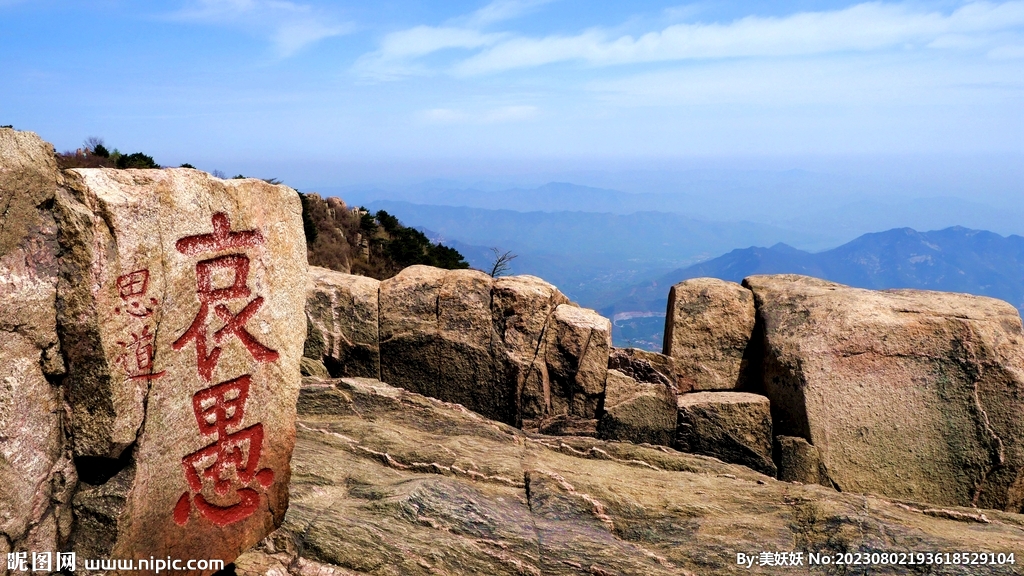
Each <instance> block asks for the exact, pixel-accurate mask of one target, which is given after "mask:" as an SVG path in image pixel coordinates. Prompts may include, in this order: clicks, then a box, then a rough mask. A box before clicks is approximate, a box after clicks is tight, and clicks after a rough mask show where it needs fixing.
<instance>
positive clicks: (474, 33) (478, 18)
mask: <svg viewBox="0 0 1024 576" xmlns="http://www.w3.org/2000/svg"><path fill="white" fill-rule="evenodd" d="M552 1H553V0H494V1H493V2H491V3H490V4H487V5H486V6H484V7H483V8H480V9H479V10H477V11H475V12H472V13H470V14H468V15H466V16H462V17H459V18H454V19H452V20H450V21H449V22H448V23H447V24H445V25H443V26H425V25H424V26H415V27H413V28H409V29H407V30H400V31H398V32H392V33H390V34H388V35H386V36H385V37H384V39H383V40H382V41H381V45H380V49H378V50H376V51H374V52H371V53H369V54H365V55H363V56H362V57H360V58H359V60H357V61H356V64H355V66H354V67H353V68H354V69H355V71H356V72H357V73H359V74H361V75H363V76H367V77H371V78H374V79H378V80H393V79H396V78H399V77H402V76H410V75H420V74H426V73H428V70H427V69H426V67H424V66H419V65H415V64H413V63H411V61H412V60H415V59H416V58H420V57H423V56H427V55H429V54H433V53H435V52H440V51H442V50H476V49H480V48H485V47H487V46H493V45H494V44H497V43H498V42H499V41H501V40H503V39H507V38H508V37H509V34H506V33H500V32H484V31H483V29H484V28H486V27H487V26H489V25H491V24H495V23H498V22H504V21H506V20H511V19H513V18H517V17H519V16H522V15H523V14H526V13H528V12H530V11H532V10H534V9H535V8H537V7H539V6H542V5H544V4H548V3H550V2H552Z"/></svg>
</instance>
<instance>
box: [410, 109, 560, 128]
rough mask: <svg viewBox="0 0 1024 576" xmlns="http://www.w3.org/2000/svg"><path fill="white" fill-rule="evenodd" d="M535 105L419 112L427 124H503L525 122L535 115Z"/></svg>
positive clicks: (536, 111) (536, 112) (536, 113)
mask: <svg viewBox="0 0 1024 576" xmlns="http://www.w3.org/2000/svg"><path fill="white" fill-rule="evenodd" d="M539 112H540V110H539V109H538V108H537V107H536V106H523V105H518V106H501V107H498V108H492V109H489V110H482V111H477V112H467V111H465V110H457V109H452V108H433V109H431V110H425V111H423V112H421V113H420V114H419V116H420V119H421V120H423V121H424V122H425V123H427V124H505V123H512V122H525V121H528V120H533V119H534V118H536V117H537V115H538V113H539Z"/></svg>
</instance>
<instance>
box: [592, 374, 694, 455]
mask: <svg viewBox="0 0 1024 576" xmlns="http://www.w3.org/2000/svg"><path fill="white" fill-rule="evenodd" d="M676 410H677V409H676V394H675V392H674V391H673V390H672V388H670V387H669V386H668V385H667V384H664V383H655V384H651V383H648V382H637V381H636V380H635V379H633V378H631V377H629V376H627V375H625V374H623V373H622V372H619V371H618V370H608V380H607V382H606V384H605V395H604V410H603V413H602V414H601V419H600V421H599V422H598V426H597V433H598V436H599V437H601V438H603V439H605V440H622V441H626V442H635V443H643V442H646V443H649V444H661V445H663V446H671V445H672V440H673V437H674V436H675V431H676Z"/></svg>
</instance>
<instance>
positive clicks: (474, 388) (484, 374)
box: [307, 266, 611, 434]
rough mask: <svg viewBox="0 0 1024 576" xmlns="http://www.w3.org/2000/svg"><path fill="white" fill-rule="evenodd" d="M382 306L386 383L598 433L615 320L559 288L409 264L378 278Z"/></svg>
mask: <svg viewBox="0 0 1024 576" xmlns="http://www.w3.org/2000/svg"><path fill="white" fill-rule="evenodd" d="M343 282H344V283H349V284H353V283H356V282H357V281H356V280H354V279H347V280H344V281H343ZM325 302H326V300H325ZM313 307H315V304H310V305H309V306H307V309H311V308H313ZM379 310H380V313H379V336H378V337H379V350H380V374H381V377H382V378H383V379H384V380H386V381H388V382H391V383H393V384H395V385H397V386H400V387H402V388H405V389H407V390H411V391H415V392H417V393H422V394H424V395H427V396H430V397H433V398H438V399H441V400H445V401H447V402H458V403H460V404H462V405H464V406H466V407H467V408H470V409H472V410H474V411H476V412H479V413H480V414H483V415H485V416H488V417H490V418H493V419H495V420H499V421H501V422H506V423H509V424H524V425H526V426H528V427H533V428H539V427H545V426H558V427H561V428H563V429H564V430H566V431H567V432H566V433H570V432H569V431H570V430H572V431H577V432H578V431H580V430H587V429H589V430H590V432H589V433H590V434H593V432H594V428H595V426H596V418H597V409H598V405H599V404H600V402H601V399H602V398H603V395H604V380H605V376H606V373H607V369H608V356H609V353H610V351H611V323H610V322H609V321H608V320H607V319H606V318H603V317H601V316H600V315H598V314H597V313H596V312H594V311H593V310H587V309H583V308H579V307H578V306H576V305H575V304H571V303H569V301H568V299H567V298H566V297H565V296H564V295H563V294H562V293H560V292H558V290H557V289H555V287H554V286H552V285H550V284H548V283H547V282H544V281H543V280H540V279H539V278H535V277H532V276H519V277H511V278H499V279H492V278H490V277H489V276H487V275H486V274H483V273H481V272H479V271H475V270H442V269H440V268H433V267H429V266H410V267H408V268H406V269H404V270H403V271H402V272H400V273H399V274H398V275H396V276H394V277H392V278H389V279H387V280H385V281H383V282H381V283H380V289H379ZM326 314H327V312H323V313H317V314H313V315H311V317H312V316H324V315H326ZM342 314H344V310H343V311H342ZM311 323H312V324H313V325H314V326H315V325H317V321H316V320H315V319H314V320H311ZM366 327H367V329H368V328H369V326H368V325H367V326H366ZM314 333H315V334H320V333H323V331H320V330H317V331H315V332H314ZM366 333H367V334H368V335H369V330H366ZM317 337H318V338H323V339H327V338H326V337H320V336H317ZM307 355H309V354H308V352H307ZM328 368H330V366H328ZM342 370H344V368H342ZM580 425H581V426H582V429H581V428H580Z"/></svg>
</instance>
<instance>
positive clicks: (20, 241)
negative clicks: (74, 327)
mask: <svg viewBox="0 0 1024 576" xmlns="http://www.w3.org/2000/svg"><path fill="white" fill-rule="evenodd" d="M61 180H62V179H61V177H60V174H59V172H58V171H57V165H56V163H55V162H54V157H53V147H52V146H50V145H49V144H47V143H45V142H43V141H42V140H41V139H40V138H39V137H38V136H36V135H35V134H32V133H31V132H18V131H15V130H11V129H9V128H0V548H5V549H6V551H8V552H9V551H12V550H14V551H21V552H26V551H31V550H58V549H60V547H61V546H62V544H63V542H64V541H65V540H66V539H67V538H68V535H69V532H70V529H71V507H70V503H69V502H68V499H69V497H70V491H71V490H73V489H74V486H75V470H74V467H73V466H72V465H71V458H70V453H69V452H68V450H67V447H66V438H65V433H64V429H63V428H62V426H61V421H62V413H63V408H64V407H63V402H62V401H61V394H60V390H59V387H58V385H59V383H60V378H61V376H63V374H64V362H63V359H62V358H61V355H60V346H59V345H58V339H57V326H56V322H57V321H56V311H55V301H56V294H57V253H58V247H57V228H56V224H55V222H54V219H53V215H52V213H51V211H50V208H51V207H52V204H53V198H54V195H55V194H56V192H57V188H58V186H60V185H61ZM3 551H4V550H0V552H3Z"/></svg>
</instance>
